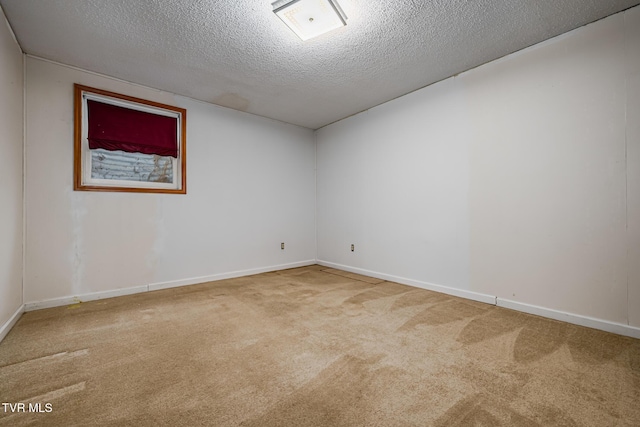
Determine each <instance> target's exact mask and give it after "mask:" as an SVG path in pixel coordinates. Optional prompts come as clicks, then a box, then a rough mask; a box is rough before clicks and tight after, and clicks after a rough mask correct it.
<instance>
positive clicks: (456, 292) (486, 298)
mask: <svg viewBox="0 0 640 427" xmlns="http://www.w3.org/2000/svg"><path fill="white" fill-rule="evenodd" d="M317 263H318V264H320V265H323V266H325V267H331V268H337V269H338V270H344V271H349V272H351V273H356V274H362V275H364V276H370V277H375V278H377V279H382V280H388V281H390V282H396V283H401V284H403V285H408V286H413V287H415V288H421V289H427V290H429V291H435V292H440V293H443V294H448V295H453V296H456V297H461V298H466V299H470V300H474V301H480V302H484V303H487V304H491V305H495V304H496V297H495V296H493V295H486V294H481V293H478V292H473V291H467V290H464V289H456V288H451V287H448V286H442V285H435V284H433V283H427V282H422V281H420V280H413V279H407V278H406V277H398V276H393V275H391V274H384V273H380V272H377V271H371V270H365V269H363V268H357V267H350V266H348V265H342V264H336V263H333V262H329V261H322V260H318V261H317Z"/></svg>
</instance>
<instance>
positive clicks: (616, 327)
mask: <svg viewBox="0 0 640 427" xmlns="http://www.w3.org/2000/svg"><path fill="white" fill-rule="evenodd" d="M496 300H497V305H498V307H504V308H509V309H511V310H516V311H522V312H524V313H529V314H535V315H536V316H541V317H547V318H549V319H555V320H560V321H562V322H567V323H573V324H574V325H580V326H586V327H587V328H593V329H599V330H601V331H606V332H612V333H614V334H618V335H624V336H627V337H632V338H639V339H640V328H636V327H634V326H630V325H624V324H622V323H614V322H609V321H607V320H602V319H596V318H594V317H589V316H582V315H579V314H572V313H567V312H565V311H559V310H553V309H551V308H545V307H539V306H537V305H531V304H525V303H522V302H517V301H511V300H507V299H503V298H496Z"/></svg>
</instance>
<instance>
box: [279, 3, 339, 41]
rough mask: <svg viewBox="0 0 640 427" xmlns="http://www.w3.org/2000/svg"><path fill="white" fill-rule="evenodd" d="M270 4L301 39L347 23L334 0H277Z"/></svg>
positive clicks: (307, 38) (309, 37) (306, 38)
mask: <svg viewBox="0 0 640 427" xmlns="http://www.w3.org/2000/svg"><path fill="white" fill-rule="evenodd" d="M271 5H272V6H273V13H275V14H276V15H278V17H279V18H280V19H282V21H283V22H284V23H285V24H287V26H288V27H289V28H291V30H293V32H294V33H296V34H297V35H298V37H300V38H301V39H302V40H309V39H311V38H313V37H317V36H319V35H320V34H324V33H326V32H329V31H331V30H335V29H336V28H340V27H344V26H345V25H347V17H346V15H345V14H344V12H343V11H342V9H341V8H340V6H339V5H338V2H337V1H336V0H277V1H275V2H273V3H272V4H271Z"/></svg>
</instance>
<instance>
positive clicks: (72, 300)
mask: <svg viewBox="0 0 640 427" xmlns="http://www.w3.org/2000/svg"><path fill="white" fill-rule="evenodd" d="M148 290H149V286H147V285H143V286H135V287H133V288H123V289H113V290H110V291H100V292H91V293H88V294H81V295H74V296H70V297H61V298H52V299H47V300H44V301H36V302H27V303H25V304H24V308H25V311H33V310H41V309H43V308H52V307H61V306H64V305H71V304H78V303H80V302H87V301H95V300H99V299H106V298H114V297H121V296H123V295H131V294H139V293H141V292H147V291H148Z"/></svg>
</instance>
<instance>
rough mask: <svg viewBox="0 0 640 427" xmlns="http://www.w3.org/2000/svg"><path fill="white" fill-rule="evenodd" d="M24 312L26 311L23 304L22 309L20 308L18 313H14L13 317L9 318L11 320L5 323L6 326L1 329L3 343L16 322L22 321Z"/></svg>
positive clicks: (0, 334) (0, 336)
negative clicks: (21, 317)
mask: <svg viewBox="0 0 640 427" xmlns="http://www.w3.org/2000/svg"><path fill="white" fill-rule="evenodd" d="M24 311H25V309H24V304H22V305H21V306H20V307H18V309H17V310H16V312H15V313H13V315H12V316H11V317H10V318H9V320H7V321H6V322H4V325H2V327H1V328H0V342H2V340H3V339H4V337H6V336H7V334H8V333H9V331H10V330H11V328H13V326H14V325H15V324H16V322H17V321H18V320H19V319H20V316H22V313H24Z"/></svg>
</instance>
